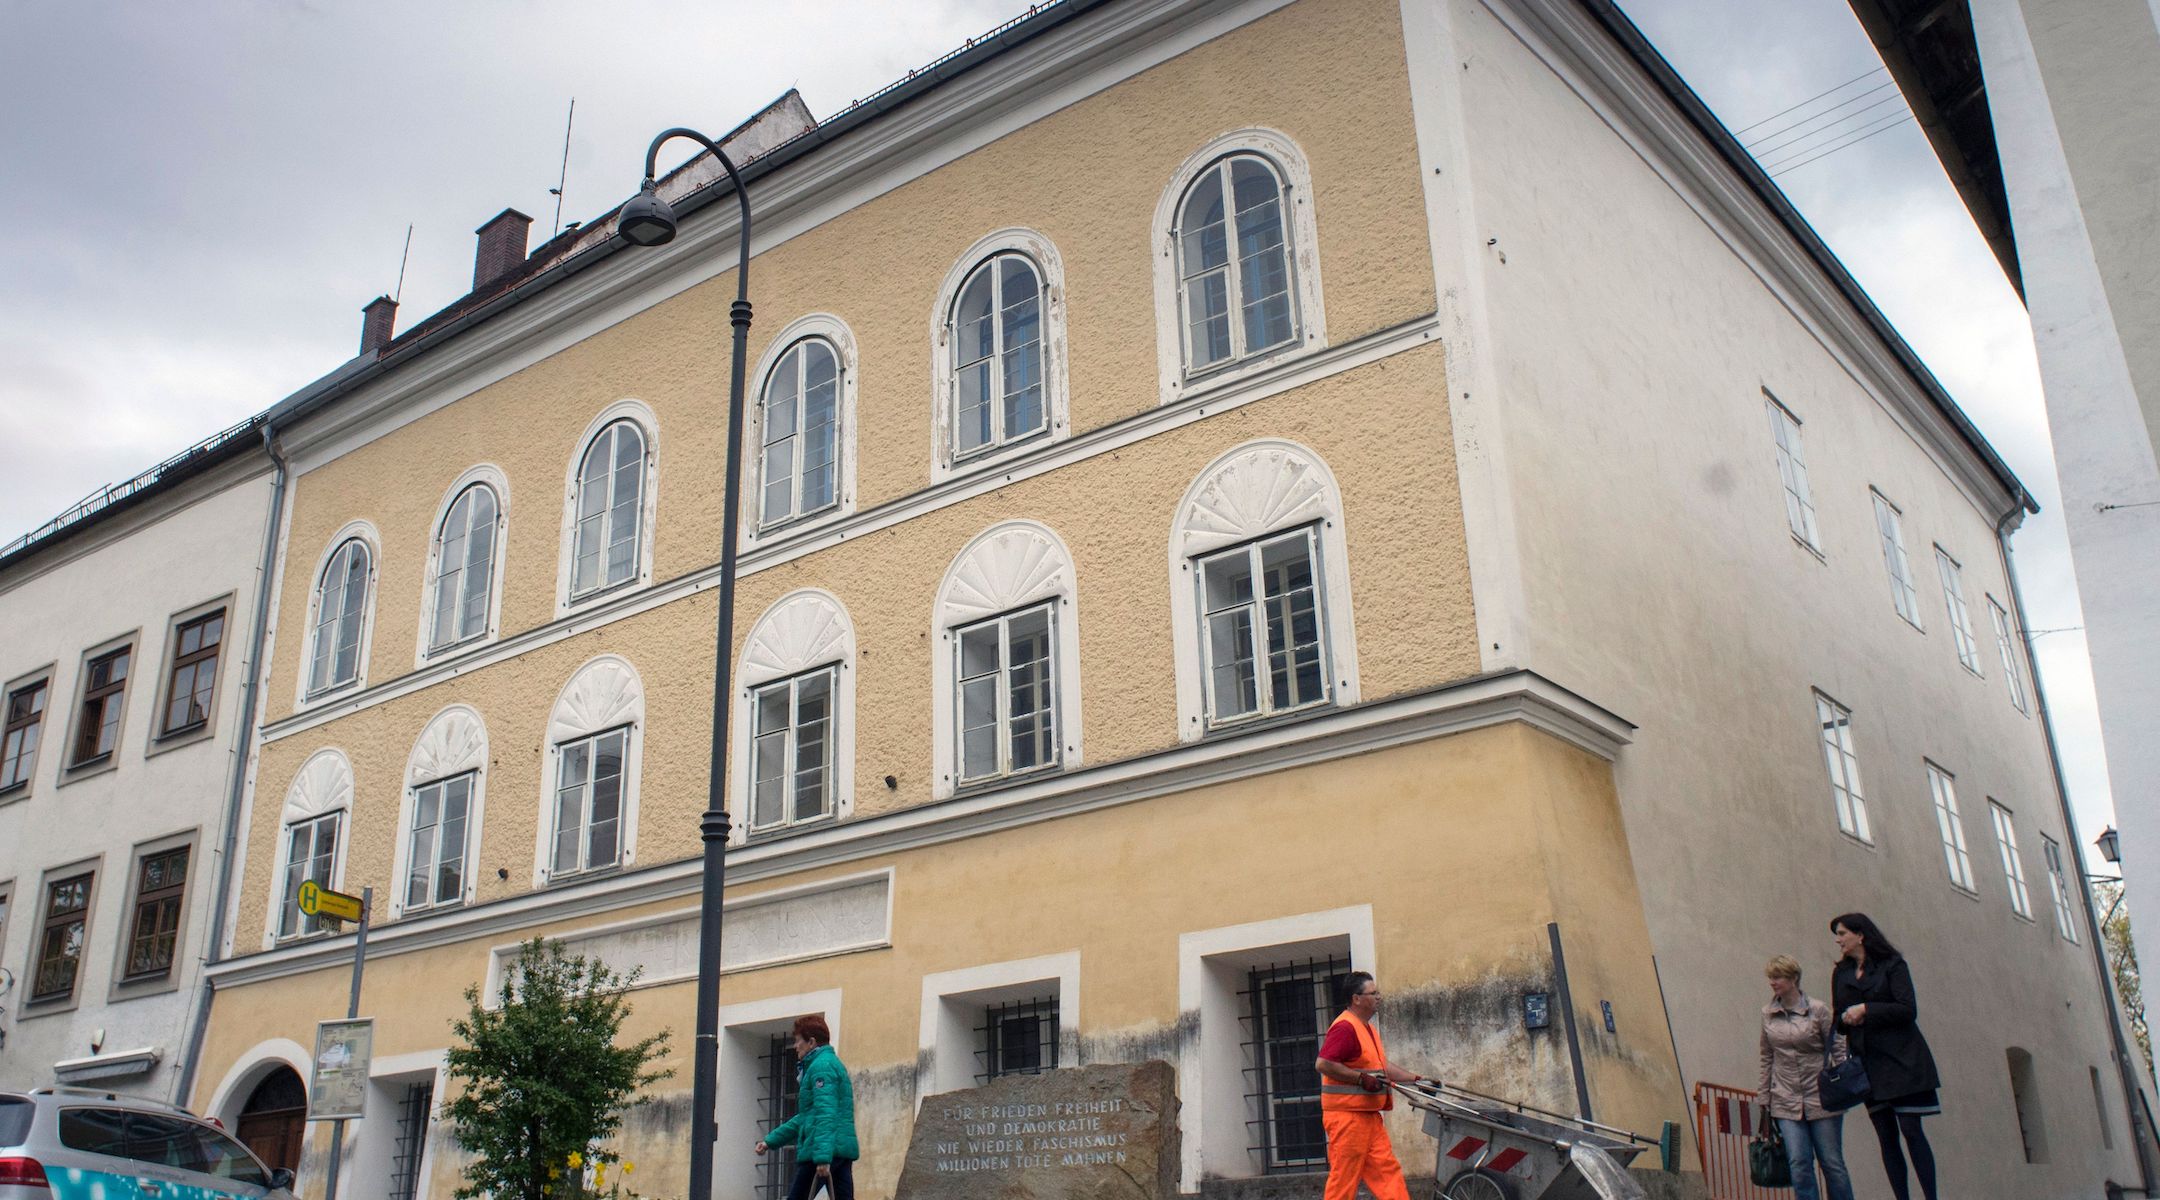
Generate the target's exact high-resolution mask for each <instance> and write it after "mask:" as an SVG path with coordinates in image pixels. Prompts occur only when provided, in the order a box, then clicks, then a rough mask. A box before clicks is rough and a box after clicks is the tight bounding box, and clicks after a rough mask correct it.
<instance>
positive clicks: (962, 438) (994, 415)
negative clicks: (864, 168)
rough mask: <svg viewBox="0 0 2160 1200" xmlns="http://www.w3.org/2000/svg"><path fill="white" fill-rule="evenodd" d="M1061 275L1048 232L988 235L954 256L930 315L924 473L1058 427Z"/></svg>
mask: <svg viewBox="0 0 2160 1200" xmlns="http://www.w3.org/2000/svg"><path fill="white" fill-rule="evenodd" d="M1063 294H1064V275H1063V268H1062V266H1061V265H1060V263H1059V260H1058V256H1057V250H1056V248H1055V247H1053V246H1052V245H1051V244H1050V241H1049V239H1048V238H1045V237H1043V236H1042V235H1041V234H1039V233H1035V232H1033V231H1031V230H1026V229H1005V230H1000V231H998V232H996V233H993V234H990V235H989V236H987V237H985V238H983V239H982V240H981V241H979V242H977V243H975V245H974V246H972V247H970V248H969V249H968V252H967V254H966V255H964V256H963V257H962V258H960V259H959V260H958V261H957V262H956V263H955V264H954V267H953V270H952V272H951V273H950V274H948V275H947V276H946V279H945V284H944V286H943V288H941V289H940V291H939V294H938V307H937V309H936V311H935V314H934V316H933V318H932V338H933V341H934V343H935V353H936V355H937V358H936V359H935V360H934V362H935V366H936V370H935V372H934V375H935V377H936V383H937V390H936V400H937V419H936V421H935V423H934V428H935V435H936V441H937V444H936V459H935V460H934V465H933V468H932V475H933V477H934V478H938V479H942V478H945V477H947V476H949V475H951V474H952V473H953V472H954V471H956V470H962V469H967V468H970V467H974V466H977V465H980V464H981V463H983V462H985V461H987V460H992V459H997V458H1002V457H1004V452H1005V451H1007V450H1011V451H1014V452H1016V453H1017V452H1019V448H1020V447H1022V446H1027V445H1032V444H1038V443H1039V442H1041V441H1043V440H1056V439H1058V438H1062V437H1063V436H1065V432H1066V424H1067V420H1066V409H1067V405H1066V399H1065V345H1064V342H1065V316H1064V302H1063Z"/></svg>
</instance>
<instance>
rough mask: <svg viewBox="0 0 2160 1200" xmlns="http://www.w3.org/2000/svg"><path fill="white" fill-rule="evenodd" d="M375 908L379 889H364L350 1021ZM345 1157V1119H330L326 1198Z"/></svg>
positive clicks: (333, 1192) (331, 1199) (332, 1196)
mask: <svg viewBox="0 0 2160 1200" xmlns="http://www.w3.org/2000/svg"><path fill="white" fill-rule="evenodd" d="M374 910H375V889H374V888H361V889H360V929H359V931H358V933H357V934H356V935H355V936H354V937H353V952H352V995H351V997H350V998H348V999H347V1000H346V1001H345V1019H346V1020H348V1021H350V1020H352V1019H353V1018H355V1017H357V1016H359V1015H360V975H361V972H363V971H365V970H367V930H368V914H369V913H371V912H373V911H374ZM344 1158H345V1122H344V1121H343V1120H336V1121H332V1122H330V1182H329V1184H328V1185H327V1186H326V1187H325V1188H324V1189H323V1200H337V1185H338V1165H339V1164H340V1163H341V1162H343V1161H344Z"/></svg>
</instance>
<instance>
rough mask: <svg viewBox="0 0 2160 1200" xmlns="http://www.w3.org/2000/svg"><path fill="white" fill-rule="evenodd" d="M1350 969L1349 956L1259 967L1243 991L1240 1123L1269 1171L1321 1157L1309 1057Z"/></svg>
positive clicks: (1323, 1145) (1304, 1165)
mask: <svg viewBox="0 0 2160 1200" xmlns="http://www.w3.org/2000/svg"><path fill="white" fill-rule="evenodd" d="M1349 973H1350V960H1349V959H1348V958H1326V959H1317V960H1313V961H1309V962H1299V963H1286V964H1279V965H1272V966H1266V967H1261V968H1259V969H1257V970H1254V971H1253V972H1252V973H1251V974H1250V976H1248V982H1247V989H1246V992H1245V1000H1246V1005H1245V1010H1246V1014H1247V1015H1246V1023H1247V1032H1248V1033H1249V1034H1250V1035H1251V1040H1250V1041H1249V1042H1248V1043H1247V1050H1248V1052H1249V1053H1248V1058H1247V1061H1249V1062H1251V1063H1252V1064H1253V1065H1252V1066H1250V1067H1247V1068H1246V1072H1247V1075H1248V1077H1249V1078H1250V1079H1251V1081H1252V1085H1251V1087H1250V1088H1248V1089H1247V1093H1246V1099H1247V1103H1248V1106H1249V1107H1250V1109H1251V1111H1252V1119H1251V1121H1250V1122H1249V1123H1248V1125H1247V1128H1248V1129H1249V1130H1251V1131H1252V1141H1251V1143H1250V1145H1251V1147H1252V1150H1253V1152H1254V1153H1255V1154H1257V1155H1258V1156H1259V1159H1260V1164H1261V1169H1262V1170H1263V1171H1264V1172H1265V1173H1266V1174H1270V1175H1274V1174H1281V1173H1285V1172H1290V1171H1309V1170H1314V1169H1316V1168H1318V1167H1320V1166H1321V1165H1323V1164H1325V1163H1326V1162H1327V1133H1326V1131H1325V1130H1324V1129H1322V1127H1321V1124H1320V1073H1319V1072H1318V1071H1315V1070H1314V1069H1313V1062H1314V1061H1315V1060H1316V1059H1318V1058H1319V1057H1320V1043H1321V1041H1322V1040H1323V1036H1324V1035H1325V1034H1326V1032H1327V1027H1328V1023H1329V1022H1330V1021H1331V1020H1333V1019H1334V1011H1333V1010H1334V997H1335V993H1336V991H1337V990H1338V989H1339V988H1340V986H1341V983H1342V979H1343V977H1344V976H1345V975H1348V974H1349Z"/></svg>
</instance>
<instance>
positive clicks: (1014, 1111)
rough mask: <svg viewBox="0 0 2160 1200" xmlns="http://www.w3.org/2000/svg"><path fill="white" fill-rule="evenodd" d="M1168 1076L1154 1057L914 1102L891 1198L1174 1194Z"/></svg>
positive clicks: (1121, 1198) (1174, 1105)
mask: <svg viewBox="0 0 2160 1200" xmlns="http://www.w3.org/2000/svg"><path fill="white" fill-rule="evenodd" d="M1177 1110H1178V1100H1177V1084H1176V1074H1175V1073H1174V1072H1173V1071H1172V1070H1171V1069H1170V1064H1169V1063H1166V1062H1161V1061H1154V1062H1144V1063H1118V1064H1112V1065H1105V1066H1093V1067H1068V1068H1064V1069H1060V1070H1053V1071H1045V1072H1043V1073H1042V1074H1039V1075H1007V1076H1005V1077H1003V1078H1001V1079H993V1080H991V1081H990V1082H989V1083H987V1084H984V1085H983V1086H981V1087H978V1088H970V1089H967V1090H965V1091H958V1092H944V1093H941V1094H939V1095H935V1096H932V1097H930V1098H929V1099H927V1100H925V1101H923V1104H922V1109H921V1111H919V1112H917V1113H916V1115H915V1135H914V1137H913V1139H912V1140H910V1141H909V1143H908V1154H907V1162H906V1164H905V1165H904V1166H903V1168H902V1170H901V1173H900V1188H899V1197H900V1200H1174V1198H1175V1197H1176V1196H1177V1194H1178V1191H1177V1182H1178V1124H1177Z"/></svg>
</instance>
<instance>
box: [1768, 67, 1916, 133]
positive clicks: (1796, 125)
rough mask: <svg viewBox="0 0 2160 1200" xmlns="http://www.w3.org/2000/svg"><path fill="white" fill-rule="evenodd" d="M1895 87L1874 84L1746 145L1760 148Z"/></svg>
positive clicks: (1893, 84) (1848, 114)
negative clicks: (1777, 137)
mask: <svg viewBox="0 0 2160 1200" xmlns="http://www.w3.org/2000/svg"><path fill="white" fill-rule="evenodd" d="M1896 86H1897V83H1896V82H1895V81H1891V80H1886V81H1884V82H1882V83H1878V84H1876V85H1875V86H1874V87H1871V88H1869V89H1868V90H1866V91H1864V92H1861V93H1860V94H1859V95H1857V96H1853V97H1852V98H1850V99H1847V100H1840V101H1838V102H1837V103H1836V104H1833V105H1831V106H1830V107H1828V108H1826V109H1824V110H1822V111H1821V112H1819V113H1815V114H1813V115H1811V116H1805V117H1802V118H1800V119H1799V120H1797V121H1794V122H1793V123H1792V124H1790V125H1787V126H1785V127H1783V128H1781V129H1773V130H1771V131H1770V132H1768V133H1766V134H1764V135H1762V136H1761V137H1759V138H1756V139H1755V140H1754V141H1752V142H1749V143H1748V145H1749V146H1760V145H1762V144H1763V143H1764V142H1767V141H1769V140H1770V139H1771V138H1774V137H1776V136H1778V135H1779V134H1782V133H1791V132H1792V131H1793V130H1795V129H1798V128H1800V127H1801V126H1802V125H1809V124H1812V123H1814V122H1816V121H1820V120H1822V119H1823V118H1824V117H1827V116H1829V115H1830V114H1831V113H1834V112H1836V111H1837V110H1839V109H1841V108H1843V107H1845V106H1846V105H1848V104H1858V103H1859V102H1860V101H1862V100H1865V99H1867V98H1868V97H1869V96H1872V95H1874V94H1875V93H1877V92H1879V91H1881V90H1883V89H1884V88H1893V87H1896ZM1846 115H1847V116H1850V115H1852V114H1850V113H1847V114H1846Z"/></svg>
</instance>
